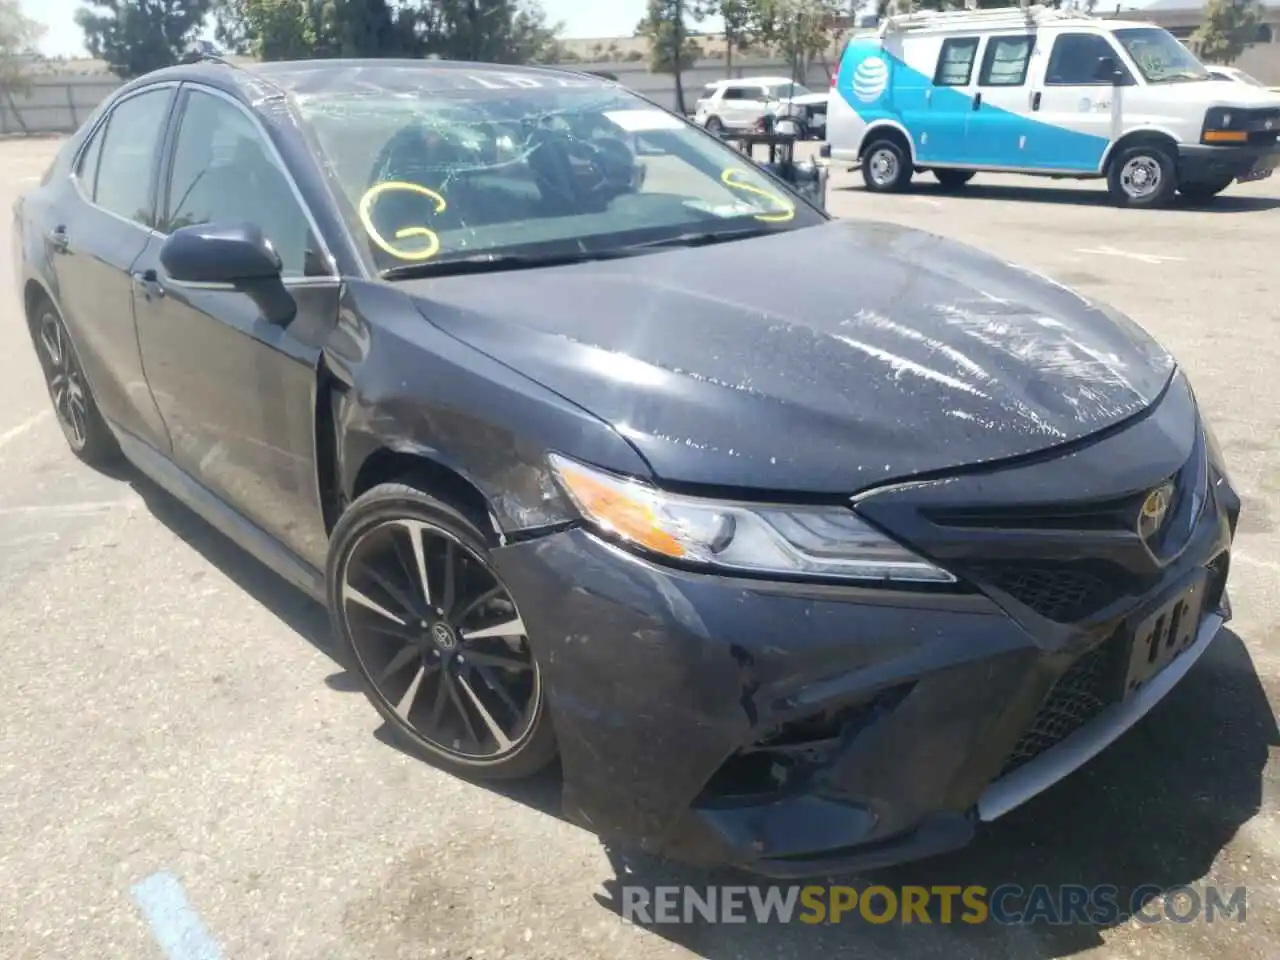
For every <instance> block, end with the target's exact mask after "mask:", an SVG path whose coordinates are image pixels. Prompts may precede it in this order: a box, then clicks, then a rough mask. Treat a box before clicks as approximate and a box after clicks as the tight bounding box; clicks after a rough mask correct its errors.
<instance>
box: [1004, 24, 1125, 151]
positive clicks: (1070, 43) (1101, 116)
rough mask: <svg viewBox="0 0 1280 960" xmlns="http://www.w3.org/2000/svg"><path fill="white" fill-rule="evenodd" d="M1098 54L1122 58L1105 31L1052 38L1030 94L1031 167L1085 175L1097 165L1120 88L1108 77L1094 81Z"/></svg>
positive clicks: (1107, 141) (1107, 142) (1108, 138)
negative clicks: (1033, 127)
mask: <svg viewBox="0 0 1280 960" xmlns="http://www.w3.org/2000/svg"><path fill="white" fill-rule="evenodd" d="M1103 55H1106V56H1111V57H1114V58H1115V60H1116V62H1117V63H1119V64H1123V62H1124V61H1123V58H1122V57H1121V56H1120V54H1119V53H1118V52H1117V51H1116V49H1115V47H1113V46H1112V45H1111V42H1110V40H1109V39H1108V38H1107V36H1106V35H1105V34H1100V33H1060V34H1058V35H1057V36H1056V37H1054V40H1053V47H1052V49H1051V50H1050V51H1049V53H1048V58H1047V61H1046V62H1045V66H1044V70H1043V73H1042V74H1041V76H1039V77H1038V78H1036V79H1037V80H1038V82H1036V83H1035V84H1034V89H1033V93H1032V107H1033V109H1032V116H1033V117H1034V118H1035V119H1036V120H1038V121H1039V125H1038V128H1037V130H1036V135H1035V138H1034V139H1035V142H1034V143H1033V144H1030V145H1029V149H1028V153H1029V154H1030V157H1031V166H1034V167H1036V168H1037V169H1042V170H1070V171H1080V172H1088V173H1091V172H1093V171H1095V170H1097V169H1098V168H1099V166H1100V164H1101V163H1102V157H1103V154H1105V153H1106V150H1107V147H1108V146H1109V145H1110V143H1111V136H1112V132H1113V131H1112V110H1113V106H1114V105H1115V102H1116V97H1117V96H1118V95H1119V94H1120V92H1121V90H1122V88H1121V87H1116V86H1114V85H1113V84H1112V82H1111V81H1109V80H1098V79H1096V66H1097V60H1098V57H1100V56H1103ZM1040 59H1042V60H1044V59H1045V58H1044V57H1041V58H1040ZM1122 69H1124V68H1123V67H1122ZM1128 82H1129V83H1132V78H1129V80H1128ZM1037 95H1038V96H1037Z"/></svg>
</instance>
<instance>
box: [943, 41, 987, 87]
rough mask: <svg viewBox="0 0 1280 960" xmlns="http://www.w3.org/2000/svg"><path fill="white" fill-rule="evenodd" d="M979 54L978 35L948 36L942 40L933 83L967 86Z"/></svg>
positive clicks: (944, 85) (946, 85) (948, 85)
mask: <svg viewBox="0 0 1280 960" xmlns="http://www.w3.org/2000/svg"><path fill="white" fill-rule="evenodd" d="M977 55H978V38H977V37H948V38H947V39H946V40H943V41H942V51H941V52H940V53H939V54H938V68H937V70H936V71H935V72H934V76H933V83H934V86H938V87H967V86H968V85H969V78H970V77H972V76H973V61H974V58H975V57H977Z"/></svg>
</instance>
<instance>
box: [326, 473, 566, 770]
mask: <svg viewBox="0 0 1280 960" xmlns="http://www.w3.org/2000/svg"><path fill="white" fill-rule="evenodd" d="M329 567H330V570H329V578H328V579H329V583H328V590H329V604H330V612H331V615H332V617H333V620H334V627H335V631H336V633H337V635H338V637H339V639H340V641H341V643H342V646H343V648H344V652H345V653H347V655H348V659H349V662H350V663H351V664H352V665H354V666H355V668H356V670H357V672H358V673H359V675H360V679H361V682H362V684H363V686H364V688H365V693H366V695H367V696H368V697H369V699H370V700H371V701H372V703H373V705H374V706H375V707H376V708H377V709H378V711H379V713H381V714H382V716H383V718H384V719H385V720H386V721H387V722H388V723H389V724H390V725H391V726H392V728H393V729H394V730H395V731H396V732H397V733H398V734H400V736H401V737H402V739H406V740H407V741H408V743H409V744H410V745H411V746H413V747H416V748H417V749H418V752H420V753H425V754H426V755H428V756H430V757H431V758H432V759H434V760H435V761H436V762H437V763H439V764H440V765H441V766H444V767H446V768H449V769H452V770H454V771H455V772H459V773H465V774H470V775H481V776H485V777H489V778H493V779H500V778H501V779H506V778H514V777H521V776H527V775H529V774H532V773H535V772H537V771H538V770H539V769H541V768H542V767H543V766H545V765H546V764H547V763H548V762H549V761H550V760H551V759H552V758H553V757H554V756H555V738H554V735H553V733H552V730H551V724H550V719H549V715H548V712H547V709H546V703H545V693H544V690H543V684H542V674H541V671H540V669H539V666H538V663H537V661H536V659H535V658H534V656H533V652H532V648H531V647H530V645H529V638H528V636H527V631H526V628H525V625H524V621H523V620H522V618H521V616H520V611H519V609H518V608H517V607H516V603H515V601H514V599H513V598H512V596H511V594H510V592H509V591H508V589H507V587H506V585H505V584H504V583H503V582H502V580H501V579H500V578H499V576H498V574H497V572H496V571H495V570H494V568H493V565H492V564H491V563H490V562H489V559H488V547H487V545H486V543H485V538H484V535H483V534H482V533H481V532H480V530H479V529H478V528H477V526H476V525H475V524H474V523H472V522H471V521H470V520H468V519H467V518H466V517H465V516H464V515H463V514H462V513H460V512H458V511H456V510H454V509H453V508H452V507H450V506H448V505H446V504H444V503H441V502H440V501H437V500H435V499H434V498H432V497H430V496H428V495H427V494H425V493H423V492H422V491H420V490H418V489H416V488H414V487H412V486H408V485H404V484H383V485H381V486H378V487H375V488H374V489H372V490H370V491H369V492H368V493H366V494H364V495H363V496H362V497H360V498H359V499H358V500H357V501H356V502H355V503H354V504H352V506H351V507H350V509H349V510H348V511H347V513H346V514H344V515H343V517H342V519H341V520H340V521H339V523H338V526H337V528H336V529H335V531H334V536H333V547H332V550H331V557H330V564H329Z"/></svg>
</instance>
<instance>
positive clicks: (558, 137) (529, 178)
mask: <svg viewBox="0 0 1280 960" xmlns="http://www.w3.org/2000/svg"><path fill="white" fill-rule="evenodd" d="M406 70H407V71H410V70H412V68H406ZM474 79H475V80H476V83H475V85H474V86H471V85H469V84H468V85H459V86H458V87H455V88H452V89H446V90H438V91H429V90H421V89H414V87H413V85H411V84H410V85H399V86H398V87H397V89H395V90H390V89H387V90H377V89H375V90H370V91H368V92H363V91H360V92H341V93H336V92H320V93H312V92H306V93H297V94H295V96H296V101H297V103H298V106H299V110H300V112H301V114H302V117H303V119H304V121H305V122H306V123H307V124H308V126H309V127H310V128H311V129H312V131H313V133H314V136H315V140H316V141H317V143H318V146H319V148H320V150H321V152H322V154H323V157H322V159H323V161H324V164H325V166H326V167H327V168H328V169H329V170H330V171H331V173H332V175H333V177H334V178H335V179H336V181H337V185H338V187H339V189H340V191H341V192H342V194H344V195H345V197H346V199H347V200H348V201H349V202H350V208H351V215H352V219H353V220H354V221H355V224H354V228H355V230H356V233H357V236H361V237H363V238H364V239H365V241H366V242H367V243H368V248H369V251H370V253H371V254H372V257H373V260H374V262H375V265H376V266H377V268H378V269H379V270H388V269H391V268H396V267H404V266H405V265H407V264H422V263H425V262H427V261H433V262H440V261H447V260H450V259H459V258H468V259H475V258H477V257H483V256H492V257H498V256H505V255H507V254H513V253H518V254H520V255H521V256H522V257H525V258H526V259H527V257H529V256H538V257H542V256H548V257H557V256H565V255H571V254H576V253H581V254H584V255H587V254H597V255H606V254H608V253H610V252H611V251H612V252H616V251H618V250H620V249H622V248H626V247H638V246H640V245H642V244H645V245H652V244H660V243H661V242H662V241H664V240H670V241H675V240H676V239H677V238H679V237H682V236H692V235H696V236H697V237H699V238H700V239H701V240H703V241H705V239H706V238H707V236H708V235H709V234H710V235H715V234H718V233H724V234H726V235H728V234H733V235H746V232H760V231H761V230H765V231H782V230H792V229H796V228H798V227H805V226H810V225H814V224H817V223H822V222H824V220H825V217H824V216H823V215H822V214H820V213H819V212H818V211H816V210H815V209H814V208H813V207H810V206H808V205H807V204H806V203H805V202H804V201H803V200H800V199H799V198H798V197H797V196H796V195H795V194H793V193H791V192H790V190H788V188H787V187H786V186H784V185H783V184H781V183H779V182H777V181H775V180H773V179H772V178H770V177H769V176H767V175H766V174H764V173H763V172H762V171H761V170H760V169H759V168H757V167H756V166H755V165H754V164H753V163H752V162H751V161H750V160H748V159H747V158H746V157H745V156H743V155H742V154H741V153H739V152H738V151H737V150H735V149H734V148H732V147H730V146H728V145H726V144H724V143H722V142H721V141H720V140H718V139H716V138H715V137H712V136H709V135H707V134H706V133H703V132H702V131H700V130H699V129H698V128H696V127H694V126H692V125H691V124H688V123H686V122H685V121H684V120H682V119H680V118H678V117H676V116H674V115H672V114H669V113H667V112H666V111H663V110H659V109H657V108H655V107H653V106H652V105H651V104H650V103H648V102H647V101H644V100H641V99H640V98H639V97H637V96H635V95H634V94H631V93H628V92H627V91H625V90H621V89H619V88H617V87H612V86H603V85H600V84H597V83H595V82H583V81H578V80H574V79H565V80H561V79H559V78H557V79H555V80H553V81H546V80H532V79H530V78H529V77H527V76H520V77H518V78H516V79H518V80H519V81H520V84H519V85H509V84H505V83H503V81H502V80H501V79H500V78H499V79H496V80H495V79H493V78H491V77H490V76H485V77H483V78H481V77H476V78H474ZM530 84H532V85H533V86H532V87H531V86H529V85H530ZM550 84H554V85H550ZM744 228H750V231H746V232H744ZM397 272H403V271H397Z"/></svg>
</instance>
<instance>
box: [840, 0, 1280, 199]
mask: <svg viewBox="0 0 1280 960" xmlns="http://www.w3.org/2000/svg"><path fill="white" fill-rule="evenodd" d="M1278 135H1280V94H1276V93H1273V92H1271V91H1269V90H1264V89H1260V88H1257V87H1251V86H1248V85H1246V84H1242V83H1235V82H1233V81H1229V80H1222V79H1217V78H1215V77H1213V76H1212V75H1211V74H1210V73H1209V71H1208V70H1207V69H1206V68H1205V66H1204V65H1203V64H1201V63H1200V61H1199V60H1197V59H1196V58H1195V56H1194V55H1192V53H1191V52H1190V51H1189V50H1188V49H1187V48H1186V47H1184V46H1183V45H1182V44H1181V43H1179V42H1178V41H1177V40H1176V39H1175V38H1174V37H1173V35H1172V34H1170V33H1169V32H1168V31H1166V30H1163V29H1161V28H1160V27H1157V26H1154V25H1152V24H1150V23H1143V22H1129V21H1122V20H1105V19H1095V18H1092V17H1082V16H1072V15H1068V14H1064V13H1060V12H1059V11H1056V10H1052V9H1048V8H1044V7H1012V8H1006V9H1003V10H982V11H978V10H975V11H955V12H948V13H923V14H910V15H907V16H901V17H889V18H886V19H885V20H884V21H883V22H882V23H881V25H880V26H879V28H878V29H877V30H875V31H872V32H869V33H865V34H855V35H854V36H853V37H852V38H850V40H849V42H848V44H847V46H846V47H845V51H844V54H843V55H842V57H841V61H840V67H839V70H838V72H837V74H836V76H835V77H834V78H833V80H832V88H831V95H830V102H829V105H828V108H827V143H826V144H824V145H823V148H822V152H823V154H824V155H829V156H830V157H831V158H832V159H834V160H842V161H848V162H850V163H855V164H858V165H860V166H861V168H862V174H863V178H864V180H865V181H866V184H867V188H868V189H870V190H878V191H890V190H900V189H902V188H903V187H904V186H906V184H907V182H908V181H909V180H910V179H911V176H912V174H913V173H914V172H916V171H922V170H929V171H932V172H933V174H934V176H935V177H937V179H938V180H939V182H940V183H942V184H943V185H944V186H947V187H959V186H961V185H962V184H964V183H967V182H968V181H969V179H970V178H972V177H973V175H974V173H975V172H977V171H980V170H992V171H1005V172H1010V173H1025V174H1032V175H1036V176H1048V177H1075V178H1087V177H1105V178H1106V179H1107V182H1108V185H1109V187H1110V190H1111V195H1112V197H1113V198H1114V199H1115V201H1116V202H1117V203H1118V204H1121V205H1123V206H1133V207H1155V206H1161V205H1164V204H1166V203H1168V202H1169V201H1170V200H1171V199H1172V198H1173V194H1174V192H1175V191H1178V192H1181V193H1182V194H1184V195H1185V196H1186V197H1187V198H1188V199H1190V200H1200V201H1203V200H1207V199H1209V198H1210V197H1212V196H1214V195H1216V194H1217V193H1219V192H1221V191H1222V190H1224V189H1225V188H1226V187H1227V186H1228V185H1229V184H1231V183H1232V182H1233V181H1240V182H1245V181H1249V180H1260V179H1262V178H1264V177H1268V176H1270V175H1271V173H1272V171H1273V170H1274V169H1275V167H1276V165H1277V160H1278V158H1280V144H1277V136H1278Z"/></svg>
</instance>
